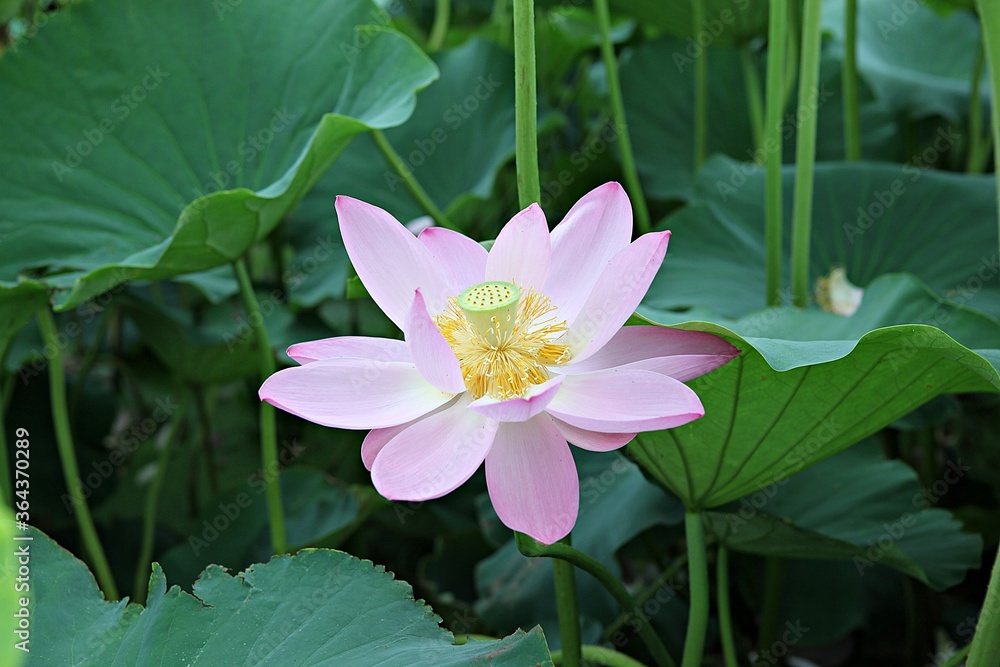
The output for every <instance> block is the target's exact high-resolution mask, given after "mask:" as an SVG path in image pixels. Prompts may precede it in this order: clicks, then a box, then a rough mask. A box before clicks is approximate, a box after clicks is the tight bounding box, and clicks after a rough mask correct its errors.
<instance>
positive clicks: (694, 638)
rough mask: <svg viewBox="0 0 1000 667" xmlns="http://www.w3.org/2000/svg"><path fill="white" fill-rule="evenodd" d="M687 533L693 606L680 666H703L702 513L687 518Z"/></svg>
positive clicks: (704, 587) (705, 602)
mask: <svg viewBox="0 0 1000 667" xmlns="http://www.w3.org/2000/svg"><path fill="white" fill-rule="evenodd" d="M684 534H685V537H686V538H687V552H688V577H689V581H690V584H689V586H690V591H691V603H690V604H691V606H690V608H689V610H688V626H687V635H686V636H685V637H684V658H683V659H682V660H681V667H700V665H701V658H702V655H703V654H704V652H705V634H706V631H707V630H708V596H709V591H708V560H707V556H706V554H705V527H704V525H703V524H702V518H701V512H690V511H689V512H687V513H686V514H685V515H684Z"/></svg>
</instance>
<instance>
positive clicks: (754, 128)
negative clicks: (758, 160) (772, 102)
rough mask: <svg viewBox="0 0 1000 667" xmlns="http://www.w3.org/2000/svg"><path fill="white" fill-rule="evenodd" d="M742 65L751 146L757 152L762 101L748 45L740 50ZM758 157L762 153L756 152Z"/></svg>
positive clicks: (760, 143)
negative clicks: (751, 137)
mask: <svg viewBox="0 0 1000 667" xmlns="http://www.w3.org/2000/svg"><path fill="white" fill-rule="evenodd" d="M740 56H741V60H742V63H743V84H744V85H745V86H746V88H747V110H748V112H749V114H750V130H751V132H752V133H753V144H754V146H756V147H757V150H758V151H762V150H763V146H764V100H763V98H762V97H761V92H760V75H759V74H757V65H756V64H755V63H754V61H753V53H752V52H751V51H750V45H747V46H744V47H743V48H742V49H740ZM758 155H762V153H760V152H758Z"/></svg>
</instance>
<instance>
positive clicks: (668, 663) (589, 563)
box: [514, 533, 675, 667]
mask: <svg viewBox="0 0 1000 667" xmlns="http://www.w3.org/2000/svg"><path fill="white" fill-rule="evenodd" d="M514 537H515V539H516V541H517V548H518V549H519V550H520V551H521V553H522V554H524V555H525V556H528V557H529V558H538V557H540V556H545V557H548V558H558V559H560V560H564V561H566V562H568V563H572V564H573V565H575V566H576V567H578V568H580V569H581V570H583V571H584V572H586V573H588V574H589V575H591V576H592V577H594V578H595V579H597V581H598V582H600V584H601V585H602V586H604V588H605V589H606V590H607V591H608V592H609V593H611V595H612V596H613V597H614V598H615V600H617V601H618V604H619V605H621V608H622V609H623V610H625V611H627V612H629V613H630V614H631V615H632V616H633V617H634V618H635V619H636V622H637V623H638V625H639V636H640V637H641V638H642V641H643V642H644V643H645V644H646V648H647V649H648V650H649V653H650V655H652V656H653V660H655V661H656V664H657V665H658V666H659V667H675V663H674V661H673V658H671V657H670V654H669V653H668V652H667V649H666V647H665V646H664V645H663V642H661V641H660V638H659V637H658V636H657V635H656V632H655V631H654V630H653V626H652V624H650V622H649V619H648V618H647V617H646V615H645V613H644V612H643V611H642V609H640V608H639V607H638V606H637V605H636V603H635V601H634V600H633V599H632V596H631V595H629V592H628V591H627V590H626V589H625V586H624V585H622V582H620V581H618V578H617V577H616V576H614V575H613V574H611V572H609V571H608V569H607V568H606V567H604V566H603V565H601V562H600V561H598V560H597V559H596V558H593V557H592V556H588V555H587V554H585V553H583V552H582V551H578V550H577V549H574V548H573V547H571V546H570V545H568V544H563V543H562V542H556V543H555V544H550V545H544V544H540V543H538V542H536V541H535V540H533V539H531V538H530V537H528V536H527V535H524V534H523V533H514Z"/></svg>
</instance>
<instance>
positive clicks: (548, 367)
mask: <svg viewBox="0 0 1000 667" xmlns="http://www.w3.org/2000/svg"><path fill="white" fill-rule="evenodd" d="M336 208H337V215H338V217H339V219H340V229H341V234H342V236H343V239H344V245H345V246H346V248H347V253H348V255H349V256H350V258H351V261H352V263H353V264H354V268H355V269H356V270H357V272H358V276H359V277H360V278H361V282H362V283H364V285H365V287H366V288H367V289H368V292H369V293H370V294H371V296H372V298H373V299H374V300H375V303H377V304H378V305H379V307H380V308H381V309H382V310H383V311H384V312H385V314H386V315H388V316H389V318H390V319H391V320H392V321H393V322H395V323H396V325H397V326H399V328H400V329H402V331H403V334H404V338H405V340H390V339H385V338H367V337H355V336H346V337H340V338H328V339H325V340H317V341H312V342H307V343H299V344H296V345H293V346H291V347H290V348H289V349H288V355H289V356H290V357H291V358H292V359H294V360H296V361H297V362H299V363H300V364H302V365H301V366H297V367H293V368H287V369H284V370H281V371H279V372H277V373H275V374H274V375H272V376H271V377H270V378H268V379H267V381H266V382H264V385H263V386H262V387H261V388H260V397H261V399H263V400H265V401H268V402H269V403H271V404H273V405H275V406H276V407H278V408H281V409H282V410H286V411H288V412H290V413H292V414H294V415H298V416H300V417H302V418H304V419H308V420H309V421H312V422H315V423H317V424H322V425H324V426H331V427H336V428H345V429H371V432H370V433H369V434H368V436H367V437H366V438H365V441H364V444H363V445H362V446H361V457H362V459H363V460H364V463H365V466H366V467H367V468H368V469H369V470H371V474H372V481H373V483H374V484H375V488H376V489H378V491H379V493H381V494H382V495H383V496H385V497H386V498H388V499H390V500H406V501H423V500H429V499H431V498H438V497H440V496H443V495H445V494H447V493H449V492H451V491H452V490H454V489H456V488H457V487H459V486H460V485H461V484H463V483H464V482H465V481H466V480H468V479H469V478H470V477H471V476H472V475H473V473H475V472H476V470H477V469H478V468H479V466H480V465H481V464H482V463H483V461H485V462H486V483H487V486H488V488H489V494H490V498H491V499H492V501H493V506H494V507H495V508H496V511H497V514H498V515H499V516H500V519H501V520H502V521H503V522H504V523H505V524H506V525H507V526H509V527H510V528H512V529H514V530H517V531H521V532H524V533H527V534H528V535H530V536H532V537H533V538H535V539H536V540H538V541H539V542H542V543H545V544H551V543H553V542H555V541H557V540H559V539H560V538H562V537H564V536H565V535H567V534H568V533H569V531H570V530H571V529H572V527H573V524H574V523H575V522H576V516H577V511H578V509H579V478H578V476H577V471H576V466H575V464H574V462H573V457H572V455H571V453H570V449H569V446H568V444H567V441H569V442H571V443H573V444H574V445H576V446H577V447H581V448H583V449H589V450H591V451H600V452H605V451H611V450H614V449H618V448H619V447H622V446H623V445H625V444H626V443H628V442H629V441H630V440H631V439H632V438H633V437H635V434H636V433H637V432H640V431H653V430H659V429H665V428H671V427H674V426H680V425H682V424H686V423H688V422H690V421H692V420H694V419H697V418H698V417H701V416H702V415H703V414H704V409H703V408H702V405H701V401H700V400H698V396H697V395H695V393H694V392H693V391H692V390H691V389H689V388H688V387H687V386H685V385H684V384H683V382H684V381H686V380H690V379H692V378H695V377H698V376H699V375H702V374H704V373H707V372H708V371H710V370H712V369H714V368H717V367H719V366H721V365H723V364H725V363H726V362H727V361H729V360H730V359H732V358H733V357H734V356H736V355H737V354H738V353H739V352H738V350H736V349H735V348H734V347H732V346H731V345H729V343H727V342H726V341H725V340H723V339H721V338H718V337H715V336H712V335H709V334H703V333H696V332H687V331H679V330H674V329H666V328H662V327H653V326H632V327H624V328H623V325H624V323H625V321H626V320H627V319H628V318H629V316H630V315H631V314H632V312H633V311H634V310H635V308H636V306H638V305H639V301H640V300H641V299H642V297H643V295H645V293H646V290H647V289H648V288H649V284H650V282H651V281H652V279H653V276H654V275H655V274H656V272H657V270H658V269H659V268H660V264H661V263H662V262H663V256H664V254H665V253H666V250H667V241H668V239H669V237H670V232H654V233H650V234H645V235H643V236H641V237H639V238H638V239H637V240H635V241H633V242H631V243H630V240H631V237H632V208H631V205H630V203H629V200H628V196H627V195H626V194H625V191H624V190H622V188H621V186H620V185H619V184H618V183H607V184H605V185H602V186H600V187H598V188H596V189H595V190H593V191H592V192H590V193H588V194H587V195H586V196H584V197H583V198H582V199H580V201H579V202H577V203H576V205H575V206H573V208H572V210H570V212H569V213H567V214H566V217H565V219H563V221H562V222H561V223H559V224H558V225H557V226H556V227H555V228H554V229H553V230H552V232H551V233H550V232H549V228H548V225H547V224H546V222H545V216H544V214H543V213H542V210H541V209H540V208H539V207H538V206H537V205H535V204H533V205H531V206H529V207H528V208H526V209H525V210H523V211H521V212H520V213H518V214H517V215H515V216H514V218H513V219H512V220H511V221H510V222H508V223H507V224H506V225H505V226H504V228H503V229H502V230H501V231H500V234H499V236H497V239H496V242H495V243H494V244H493V247H492V248H491V249H490V251H489V252H487V251H486V249H484V248H483V246H481V245H480V244H478V243H476V242H475V241H473V240H472V239H470V238H468V237H466V236H463V235H462V234H459V233H457V232H453V231H450V230H447V229H443V228H440V227H430V228H427V229H424V230H423V231H422V232H421V233H420V235H419V237H414V236H413V234H412V233H410V232H409V231H407V229H406V228H405V227H404V226H403V225H402V224H400V223H399V222H398V221H397V220H396V219H395V218H393V217H392V216H391V215H389V214H388V213H386V212H385V211H383V210H382V209H380V208H377V207H375V206H371V205H369V204H366V203H364V202H361V201H358V200H356V199H351V198H350V197H344V196H341V197H338V198H337V204H336Z"/></svg>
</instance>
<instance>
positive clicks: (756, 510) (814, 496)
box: [705, 441, 983, 590]
mask: <svg viewBox="0 0 1000 667" xmlns="http://www.w3.org/2000/svg"><path fill="white" fill-rule="evenodd" d="M965 467H966V466H964V465H963V464H962V463H961V461H956V462H951V463H949V464H948V467H946V468H945V470H944V471H943V472H942V475H943V476H942V478H941V480H942V482H944V483H946V484H947V483H948V482H947V481H948V480H950V484H948V485H949V486H950V485H951V484H955V483H957V482H958V481H960V480H961V479H962V477H964V476H965V473H966V472H967V471H966V470H965V469H964V468H965ZM946 488H947V487H946ZM723 510H724V511H723ZM705 520H706V522H707V525H708V527H709V529H710V530H711V531H712V533H713V534H715V535H716V537H717V538H718V539H719V541H720V542H721V543H722V544H724V545H725V546H727V547H729V548H731V549H734V550H736V551H744V552H747V553H754V554H761V555H766V556H781V557H784V558H838V559H849V560H851V561H852V562H853V564H854V565H855V567H856V568H857V574H858V575H861V576H864V575H865V574H866V573H867V572H868V571H869V570H870V569H871V568H873V567H874V566H875V565H877V564H883V565H889V566H891V567H894V568H896V569H897V570H900V571H901V572H904V573H906V574H908V575H910V576H912V577H914V578H916V579H919V580H920V581H922V582H924V583H925V584H927V585H929V586H931V587H933V588H935V589H937V590H944V589H946V588H950V587H952V586H954V585H955V584H958V583H959V582H961V581H962V579H963V578H964V577H965V573H966V571H967V570H969V569H970V568H976V567H978V566H979V557H980V553H981V552H982V548H983V540H982V538H981V537H980V536H979V535H972V534H968V533H963V532H962V526H961V524H960V523H958V522H957V521H955V519H954V518H952V516H951V513H950V512H948V511H947V510H943V509H936V508H932V507H931V506H930V502H929V500H928V496H927V495H925V492H924V489H923V487H922V486H921V484H920V480H919V479H917V475H916V473H915V472H914V471H913V469H912V468H911V467H910V466H908V465H906V464H905V463H903V462H901V461H887V460H885V458H884V457H883V456H882V454H881V452H880V451H879V449H878V446H877V445H876V444H875V443H874V442H871V441H868V442H864V443H859V444H857V445H855V446H854V447H851V448H849V449H847V450H846V451H843V452H841V453H840V454H837V455H836V456H834V457H832V458H830V459H828V460H826V461H823V462H821V463H818V464H817V465H815V466H813V467H811V468H809V469H808V470H803V471H802V472H801V473H799V474H797V475H795V476H793V477H790V478H788V479H787V480H784V481H782V482H778V483H777V484H776V485H775V486H774V487H768V488H767V489H764V490H761V491H758V492H757V493H755V494H753V495H752V496H749V497H747V498H743V499H741V500H740V501H739V503H738V504H736V505H734V506H732V507H727V508H722V509H721V510H720V511H709V512H706V513H705Z"/></svg>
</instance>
